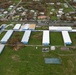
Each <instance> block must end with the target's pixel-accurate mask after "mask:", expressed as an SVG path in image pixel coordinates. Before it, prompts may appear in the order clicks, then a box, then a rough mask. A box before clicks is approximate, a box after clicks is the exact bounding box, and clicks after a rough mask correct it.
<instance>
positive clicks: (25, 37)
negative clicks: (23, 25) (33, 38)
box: [21, 30, 31, 44]
mask: <svg viewBox="0 0 76 75" xmlns="http://www.w3.org/2000/svg"><path fill="white" fill-rule="evenodd" d="M30 35H31V30H26V31H25V33H24V35H23V38H22V40H21V42H22V43H23V44H28V41H29V38H30Z"/></svg>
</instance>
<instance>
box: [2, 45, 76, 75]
mask: <svg viewBox="0 0 76 75" xmlns="http://www.w3.org/2000/svg"><path fill="white" fill-rule="evenodd" d="M70 54H74V55H70ZM75 55H76V51H73V50H69V51H61V50H60V49H56V50H55V51H50V52H48V53H43V52H42V47H38V49H37V50H36V49H35V46H33V47H22V48H21V49H20V50H18V51H14V50H13V49H12V48H11V47H9V46H6V47H5V49H4V51H3V53H2V54H1V55H0V74H1V75H76V56H75ZM47 57H56V58H60V59H61V65H54V64H45V63H44V58H47Z"/></svg>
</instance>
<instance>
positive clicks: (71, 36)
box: [69, 32, 76, 46]
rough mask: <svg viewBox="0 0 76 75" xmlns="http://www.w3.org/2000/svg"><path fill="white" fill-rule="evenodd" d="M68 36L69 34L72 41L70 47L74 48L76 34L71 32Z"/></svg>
mask: <svg viewBox="0 0 76 75" xmlns="http://www.w3.org/2000/svg"><path fill="white" fill-rule="evenodd" d="M69 34H70V38H71V40H72V45H73V46H76V33H75V32H73V33H69Z"/></svg>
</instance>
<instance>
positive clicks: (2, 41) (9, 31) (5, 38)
mask: <svg viewBox="0 0 76 75" xmlns="http://www.w3.org/2000/svg"><path fill="white" fill-rule="evenodd" d="M12 34H13V30H8V31H7V32H6V34H5V35H4V37H3V38H2V39H1V43H2V44H5V43H6V42H7V41H8V40H9V38H10V37H11V35H12Z"/></svg>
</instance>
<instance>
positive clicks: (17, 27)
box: [13, 24, 21, 30]
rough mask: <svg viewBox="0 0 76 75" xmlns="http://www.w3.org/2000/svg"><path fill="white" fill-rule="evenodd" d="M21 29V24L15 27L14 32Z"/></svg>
mask: <svg viewBox="0 0 76 75" xmlns="http://www.w3.org/2000/svg"><path fill="white" fill-rule="evenodd" d="M20 27H21V24H16V25H15V26H14V28H13V30H19V29H20Z"/></svg>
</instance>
